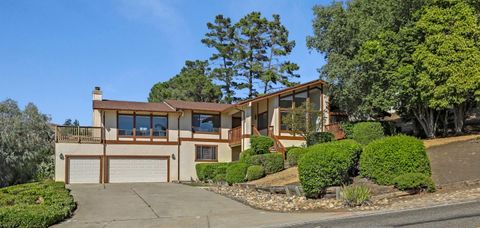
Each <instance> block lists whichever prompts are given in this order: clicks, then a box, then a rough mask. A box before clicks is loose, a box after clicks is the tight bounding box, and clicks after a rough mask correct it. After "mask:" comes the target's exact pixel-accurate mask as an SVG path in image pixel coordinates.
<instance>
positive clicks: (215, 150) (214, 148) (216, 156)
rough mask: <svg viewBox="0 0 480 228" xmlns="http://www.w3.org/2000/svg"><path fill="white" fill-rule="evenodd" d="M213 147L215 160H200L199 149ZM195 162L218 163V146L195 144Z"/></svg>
mask: <svg viewBox="0 0 480 228" xmlns="http://www.w3.org/2000/svg"><path fill="white" fill-rule="evenodd" d="M204 147H211V148H213V150H214V156H215V158H214V159H202V158H200V159H199V158H198V154H197V150H198V148H202V149H203V148H204ZM194 156H195V162H218V145H207V144H195V153H194Z"/></svg>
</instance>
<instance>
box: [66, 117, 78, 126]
mask: <svg viewBox="0 0 480 228" xmlns="http://www.w3.org/2000/svg"><path fill="white" fill-rule="evenodd" d="M63 125H65V126H75V127H78V126H80V121H78V120H77V119H75V120H74V121H72V119H66V120H65V122H64V123H63Z"/></svg>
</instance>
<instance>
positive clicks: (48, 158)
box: [0, 99, 54, 187]
mask: <svg viewBox="0 0 480 228" xmlns="http://www.w3.org/2000/svg"><path fill="white" fill-rule="evenodd" d="M49 120H50V119H49V118H48V116H46V115H44V114H42V113H40V112H39V111H38V109H37V107H36V106H35V105H34V104H31V103H30V104H28V105H27V106H26V107H25V109H24V110H20V108H19V107H18V105H17V103H16V102H15V101H13V100H10V99H8V100H5V101H3V102H0V174H1V175H0V187H3V186H8V185H13V184H20V183H25V182H28V181H31V180H34V179H35V178H36V177H39V178H51V177H52V175H53V173H52V171H53V160H54V147H53V138H54V137H53V135H54V133H53V130H52V128H51V127H50V126H49ZM44 167H48V169H44ZM44 170H46V171H49V173H42V171H44Z"/></svg>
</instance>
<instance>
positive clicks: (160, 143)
mask: <svg viewBox="0 0 480 228" xmlns="http://www.w3.org/2000/svg"><path fill="white" fill-rule="evenodd" d="M105 141H106V143H107V144H138V145H178V143H179V142H171V141H126V140H125V141H124V140H105Z"/></svg>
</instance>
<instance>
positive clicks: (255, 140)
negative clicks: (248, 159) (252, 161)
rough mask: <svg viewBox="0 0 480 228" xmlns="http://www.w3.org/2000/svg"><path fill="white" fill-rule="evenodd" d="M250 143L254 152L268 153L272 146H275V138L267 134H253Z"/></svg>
mask: <svg viewBox="0 0 480 228" xmlns="http://www.w3.org/2000/svg"><path fill="white" fill-rule="evenodd" d="M250 144H251V148H252V155H253V154H267V153H270V150H269V149H270V147H272V146H273V139H271V138H270V137H267V136H258V135H253V136H252V137H251V138H250Z"/></svg>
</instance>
